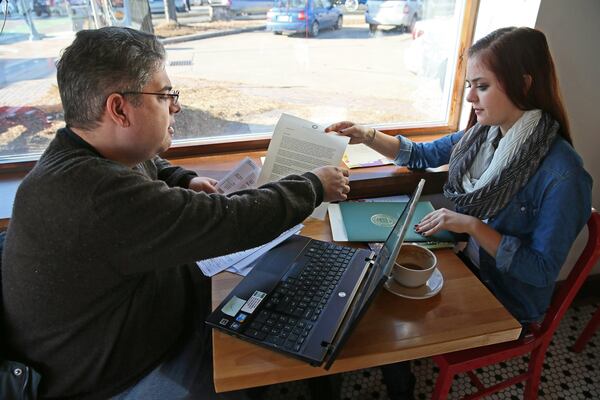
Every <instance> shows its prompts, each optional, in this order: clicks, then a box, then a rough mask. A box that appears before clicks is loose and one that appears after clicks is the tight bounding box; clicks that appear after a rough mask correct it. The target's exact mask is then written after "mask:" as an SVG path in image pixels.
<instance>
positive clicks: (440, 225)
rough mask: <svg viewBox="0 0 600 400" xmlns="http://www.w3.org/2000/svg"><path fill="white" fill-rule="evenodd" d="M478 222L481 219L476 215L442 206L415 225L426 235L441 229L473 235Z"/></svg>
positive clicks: (419, 231)
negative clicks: (461, 212)
mask: <svg viewBox="0 0 600 400" xmlns="http://www.w3.org/2000/svg"><path fill="white" fill-rule="evenodd" d="M477 223H481V221H479V220H478V219H477V218H475V217H472V216H470V215H465V214H460V213H457V212H455V211H450V210H448V209H446V208H440V209H439V210H435V211H432V212H430V213H429V214H427V215H426V216H425V217H423V219H422V220H421V222H419V223H418V224H417V225H416V226H415V231H416V232H417V233H420V234H421V235H424V236H430V235H433V234H434V233H436V232H439V231H441V230H447V231H452V232H456V233H468V234H469V235H472V234H473V231H474V229H475V226H476V224H477Z"/></svg>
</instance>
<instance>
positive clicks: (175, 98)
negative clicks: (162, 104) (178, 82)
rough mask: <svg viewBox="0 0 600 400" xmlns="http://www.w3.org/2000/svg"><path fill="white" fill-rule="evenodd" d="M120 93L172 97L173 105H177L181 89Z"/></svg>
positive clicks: (124, 93)
mask: <svg viewBox="0 0 600 400" xmlns="http://www.w3.org/2000/svg"><path fill="white" fill-rule="evenodd" d="M119 94H120V95H123V96H124V95H127V94H150V95H152V96H159V97H162V98H167V97H168V98H170V99H171V104H173V105H177V104H179V90H174V91H172V92H169V93H156V92H119Z"/></svg>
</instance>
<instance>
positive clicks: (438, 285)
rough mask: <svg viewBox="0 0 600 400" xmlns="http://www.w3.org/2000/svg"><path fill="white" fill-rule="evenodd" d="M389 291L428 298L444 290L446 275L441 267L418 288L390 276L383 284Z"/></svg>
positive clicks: (409, 296) (417, 297)
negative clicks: (405, 284)
mask: <svg viewBox="0 0 600 400" xmlns="http://www.w3.org/2000/svg"><path fill="white" fill-rule="evenodd" d="M383 286H384V287H385V288H386V289H387V290H388V291H390V292H392V293H393V294H395V295H396V296H400V297H406V298H407V299H417V300H418V299H427V298H429V297H432V296H435V295H436V294H438V293H439V291H440V290H442V286H444V276H443V275H442V273H441V272H440V270H439V269H437V268H436V269H435V270H434V271H433V274H431V277H430V278H429V280H428V281H427V282H426V283H425V284H424V285H421V286H419V287H416V288H411V287H407V286H402V285H401V284H399V283H398V282H396V280H395V279H394V278H391V277H390V278H389V279H388V280H387V282H386V283H385V284H384V285H383Z"/></svg>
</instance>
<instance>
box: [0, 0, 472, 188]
mask: <svg viewBox="0 0 600 400" xmlns="http://www.w3.org/2000/svg"><path fill="white" fill-rule="evenodd" d="M479 2H480V0H465V8H464V12H463V16H462V27H461V30H460V33H459V37H458V46H457V61H456V68H455V71H454V80H453V82H454V84H453V88H452V91H451V95H450V104H449V112H448V123H447V124H445V125H435V124H432V125H424V126H416V127H415V126H410V127H402V126H397V127H387V128H383V129H379V130H380V131H381V132H383V133H385V134H388V135H398V134H401V135H404V136H408V137H418V136H422V135H436V136H438V137H439V136H443V135H445V134H448V133H452V132H456V131H458V130H459V122H460V114H461V108H462V104H463V95H464V90H465V73H466V60H467V50H468V48H469V46H470V45H471V43H472V41H473V35H474V32H475V23H476V20H477V11H478V9H479ZM270 141H271V135H270V134H262V135H251V136H250V135H249V136H248V137H247V138H236V139H234V140H219V139H216V140H206V139H204V140H189V141H184V142H183V143H181V142H180V143H174V144H173V145H172V146H171V148H169V149H168V150H167V151H166V152H164V153H163V154H162V156H163V157H165V158H167V159H171V158H187V157H199V156H204V155H216V154H226V153H238V152H239V153H241V152H247V151H253V150H266V149H267V148H268V146H269V143H270ZM40 155H41V153H31V154H30V157H28V156H22V157H18V159H17V160H15V161H8V162H0V174H5V173H19V172H27V171H29V170H31V168H33V166H34V165H35V163H36V162H37V160H38V159H39V157H40ZM15 158H17V157H15ZM0 179H1V177H0Z"/></svg>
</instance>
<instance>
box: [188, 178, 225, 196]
mask: <svg viewBox="0 0 600 400" xmlns="http://www.w3.org/2000/svg"><path fill="white" fill-rule="evenodd" d="M217 182H218V181H217V180H215V179H212V178H207V177H205V176H197V177H195V178H192V180H191V181H190V184H189V186H188V189H192V190H194V191H196V192H206V193H216V192H217V189H216V188H215V185H216V184H217Z"/></svg>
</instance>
